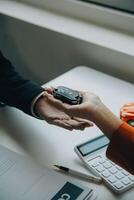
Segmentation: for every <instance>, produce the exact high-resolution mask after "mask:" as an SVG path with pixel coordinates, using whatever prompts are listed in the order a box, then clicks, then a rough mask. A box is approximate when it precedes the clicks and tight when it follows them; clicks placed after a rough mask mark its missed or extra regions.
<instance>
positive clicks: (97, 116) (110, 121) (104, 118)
mask: <svg viewBox="0 0 134 200" xmlns="http://www.w3.org/2000/svg"><path fill="white" fill-rule="evenodd" d="M93 122H94V123H95V124H96V125H97V126H98V127H99V128H100V130H101V131H102V132H103V133H104V134H105V135H106V136H107V137H108V138H109V139H110V138H111V137H112V135H113V134H114V132H115V131H116V130H117V129H118V128H119V127H120V125H121V124H122V121H121V120H120V118H118V117H117V116H116V115H114V113H113V112H111V110H109V109H108V108H107V107H106V106H105V105H104V104H103V103H102V102H100V104H98V105H97V106H96V108H95V110H94V113H93Z"/></svg>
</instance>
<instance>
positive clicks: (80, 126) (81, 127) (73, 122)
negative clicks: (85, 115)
mask: <svg viewBox="0 0 134 200" xmlns="http://www.w3.org/2000/svg"><path fill="white" fill-rule="evenodd" d="M64 122H66V123H67V124H69V125H71V126H72V127H73V129H76V130H84V129H85V128H86V125H85V124H84V123H83V122H78V121H76V120H73V119H70V120H64Z"/></svg>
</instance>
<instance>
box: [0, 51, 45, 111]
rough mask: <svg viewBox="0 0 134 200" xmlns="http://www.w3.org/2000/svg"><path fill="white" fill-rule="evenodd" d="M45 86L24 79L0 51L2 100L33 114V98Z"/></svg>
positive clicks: (0, 99) (0, 96) (0, 91)
mask: <svg viewBox="0 0 134 200" xmlns="http://www.w3.org/2000/svg"><path fill="white" fill-rule="evenodd" d="M42 91H43V88H42V87H41V86H39V85H38V84H36V83H34V82H32V81H30V80H26V79H24V78H23V77H22V76H20V75H19V73H18V72H16V71H15V69H14V67H13V66H12V64H11V63H10V62H9V61H8V60H7V59H6V58H5V57H4V56H3V55H2V53H1V52H0V101H1V102H3V103H5V104H7V105H9V106H13V107H16V108H18V109H20V110H22V111H24V112H25V113H27V114H31V111H30V108H31V103H32V100H33V99H34V98H35V97H36V96H37V95H38V94H40V93H41V92H42Z"/></svg>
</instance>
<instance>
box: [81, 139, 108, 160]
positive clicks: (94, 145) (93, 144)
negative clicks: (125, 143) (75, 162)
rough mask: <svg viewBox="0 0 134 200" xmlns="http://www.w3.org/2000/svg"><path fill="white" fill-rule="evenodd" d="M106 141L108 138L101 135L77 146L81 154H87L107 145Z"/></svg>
mask: <svg viewBox="0 0 134 200" xmlns="http://www.w3.org/2000/svg"><path fill="white" fill-rule="evenodd" d="M108 143H109V139H108V138H107V137H105V136H103V135H102V136H99V137H97V138H95V139H93V140H90V141H88V142H85V143H84V144H81V145H80V146H78V147H77V148H78V150H79V152H80V153H81V154H82V155H83V156H87V155H88V154H90V153H92V152H94V151H96V150H99V149H101V148H102V147H105V146H106V145H108Z"/></svg>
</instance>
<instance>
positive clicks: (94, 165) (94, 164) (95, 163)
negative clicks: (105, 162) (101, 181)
mask: <svg viewBox="0 0 134 200" xmlns="http://www.w3.org/2000/svg"><path fill="white" fill-rule="evenodd" d="M91 165H92V166H93V167H97V166H98V165H99V162H98V161H96V162H93V163H92V164H91Z"/></svg>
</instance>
